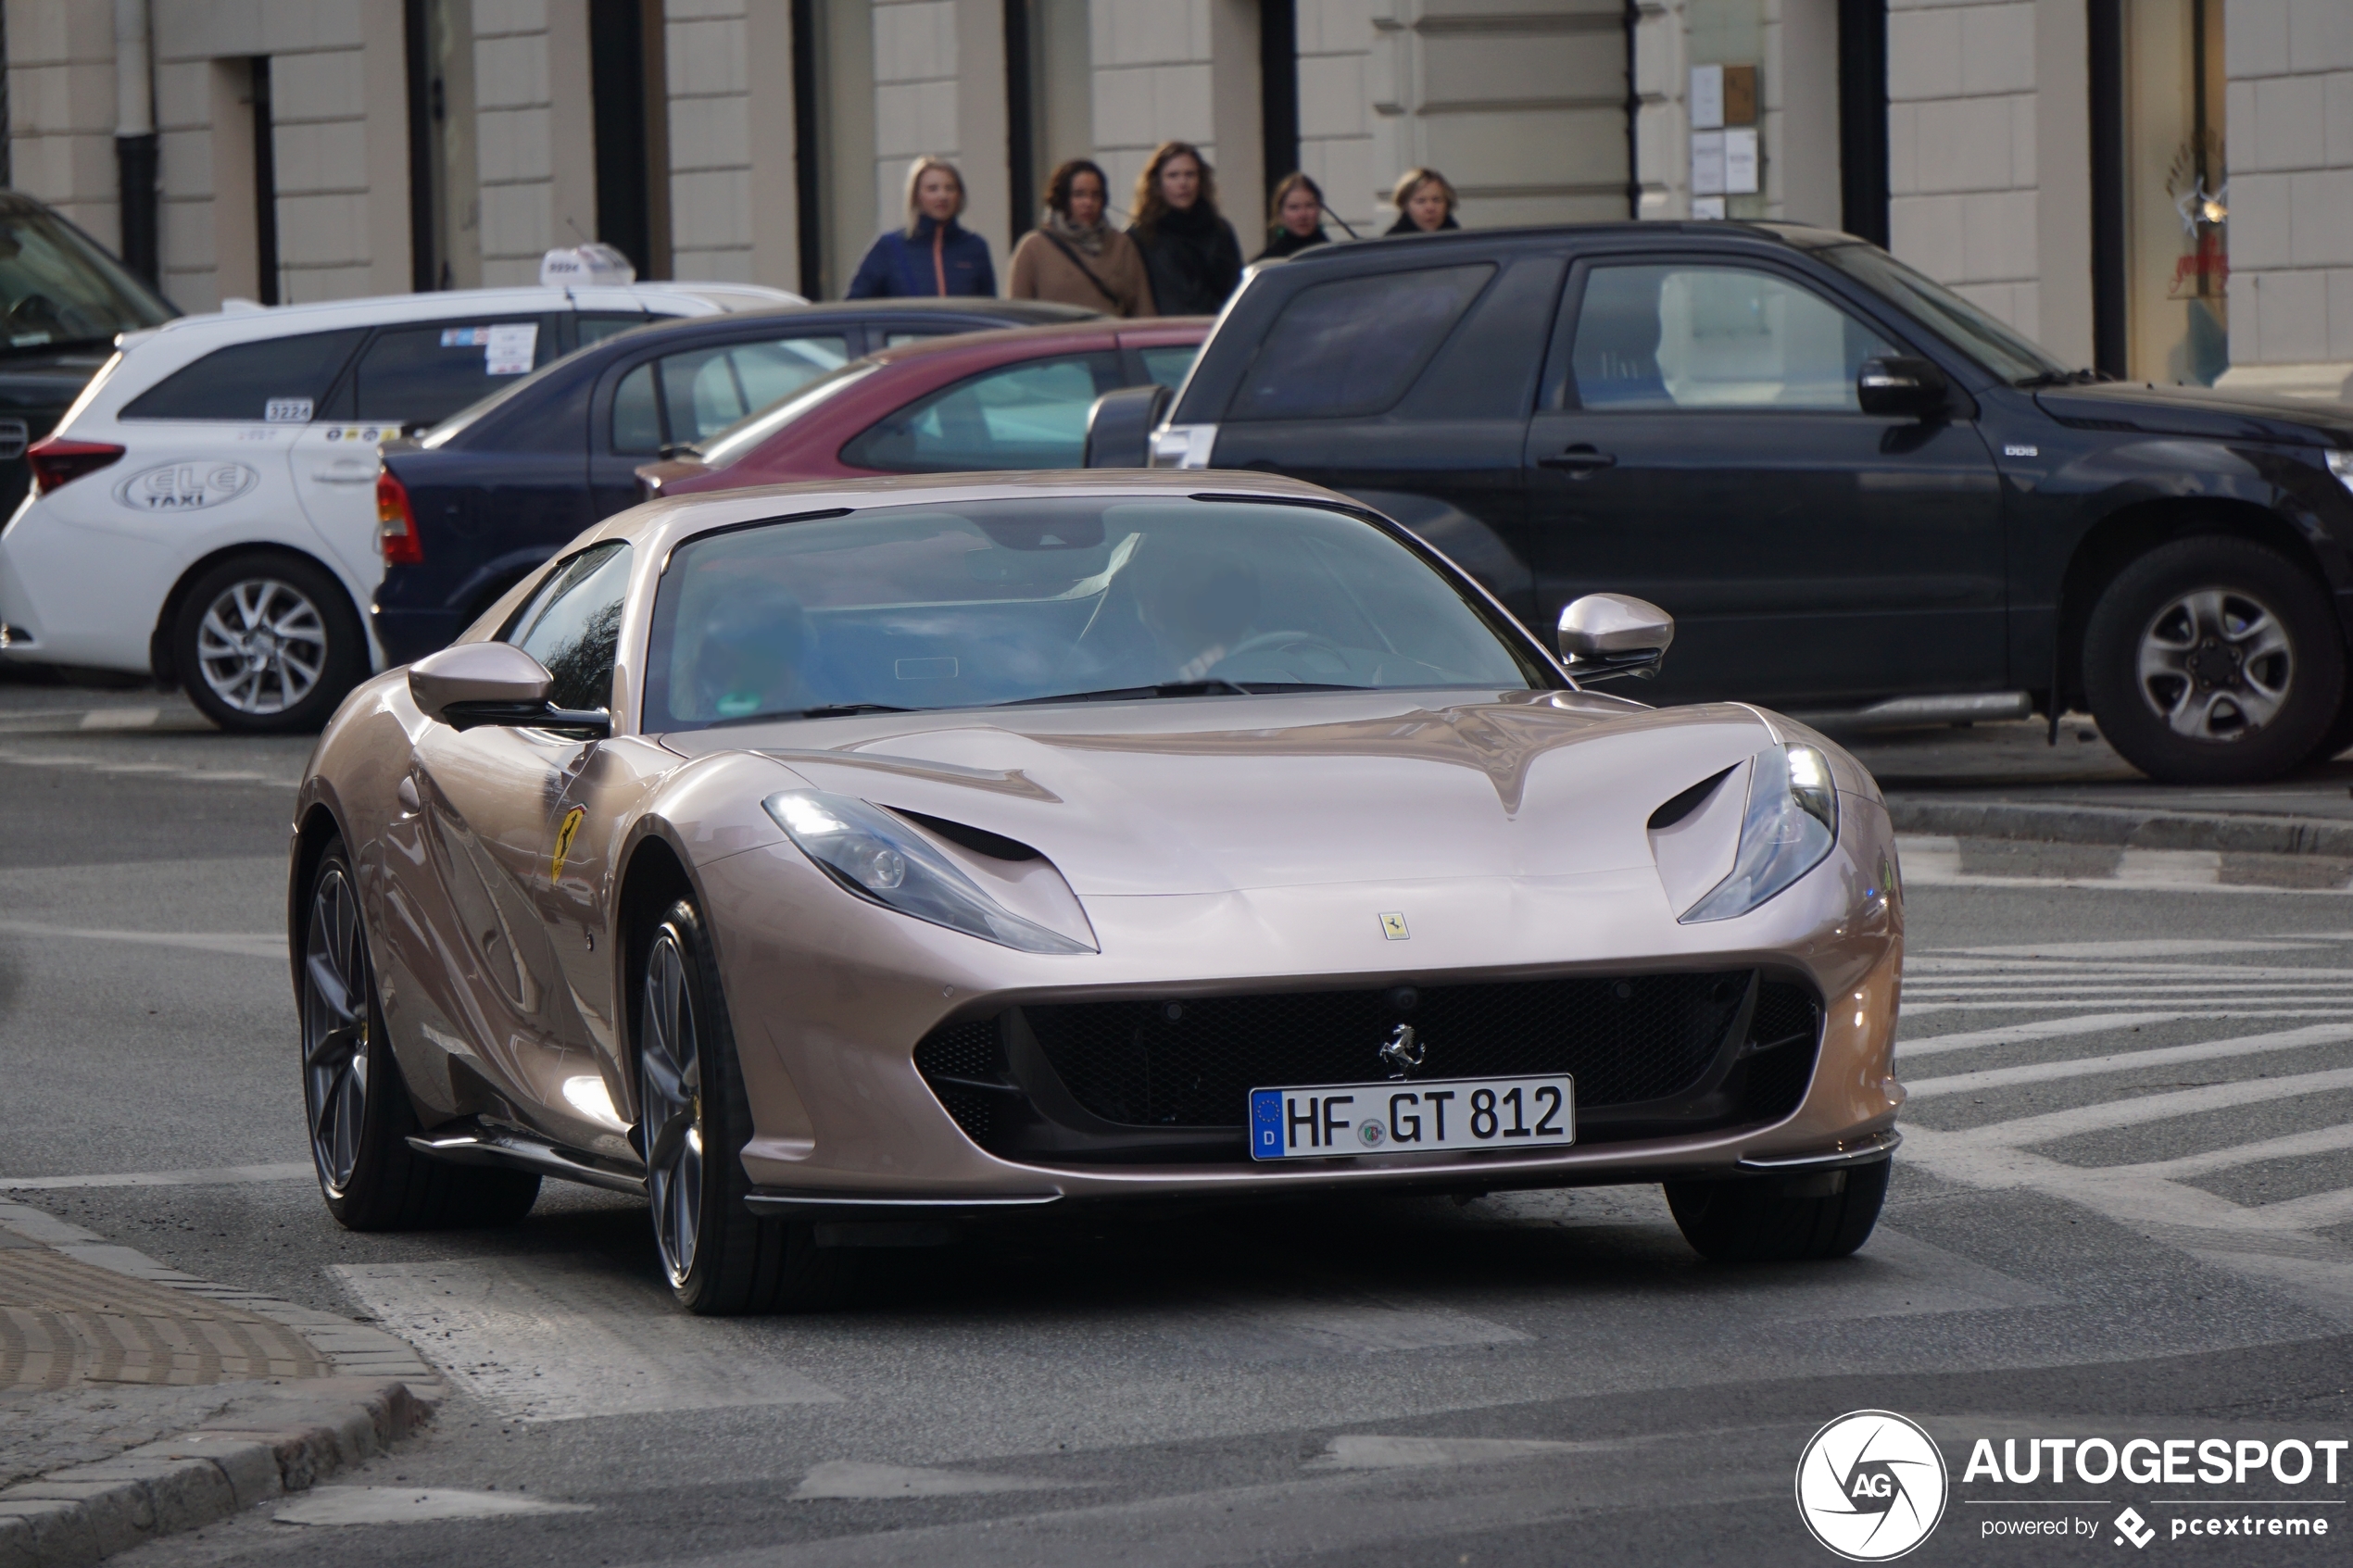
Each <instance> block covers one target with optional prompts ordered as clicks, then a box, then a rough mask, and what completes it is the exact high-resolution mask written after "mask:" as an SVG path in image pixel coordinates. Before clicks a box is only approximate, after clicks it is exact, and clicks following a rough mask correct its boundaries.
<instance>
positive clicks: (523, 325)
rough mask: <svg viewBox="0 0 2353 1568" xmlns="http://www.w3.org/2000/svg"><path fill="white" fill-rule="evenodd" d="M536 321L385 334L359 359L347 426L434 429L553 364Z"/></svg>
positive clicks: (430, 325) (434, 325)
mask: <svg viewBox="0 0 2353 1568" xmlns="http://www.w3.org/2000/svg"><path fill="white" fill-rule="evenodd" d="M541 327H542V323H541V322H540V320H539V319H538V318H537V317H532V318H530V319H528V320H520V321H429V322H425V323H423V324H422V325H419V326H413V327H385V328H383V329H381V330H379V331H378V332H377V333H376V336H375V341H374V342H372V343H371V344H369V345H368V347H367V349H366V351H365V352H364V353H362V354H361V355H360V356H359V370H358V371H357V372H356V373H355V375H354V377H353V381H354V383H355V386H354V390H355V391H356V393H357V395H358V407H357V408H356V410H355V413H354V416H353V417H354V418H357V419H362V420H383V421H384V422H385V423H392V422H396V421H397V422H400V423H404V424H415V423H418V422H421V421H422V422H429V423H438V422H440V421H441V420H446V419H447V418H448V417H449V416H450V415H452V414H454V413H456V412H457V411H458V410H459V409H460V408H464V407H465V406H466V405H467V404H469V403H474V402H478V401H480V400H481V399H483V398H484V397H487V396H488V395H490V394H492V393H494V392H496V391H497V390H498V389H499V388H500V387H502V386H505V385H506V384H507V381H506V378H508V377H510V376H520V375H525V374H528V373H529V372H530V371H531V370H535V369H536V368H537V367H538V366H539V365H541V364H543V363H545V362H546V361H547V359H552V358H555V354H554V347H555V345H553V344H552V343H550V342H548V341H547V339H548V337H549V336H550V335H551V334H549V333H547V332H543V331H542V330H541Z"/></svg>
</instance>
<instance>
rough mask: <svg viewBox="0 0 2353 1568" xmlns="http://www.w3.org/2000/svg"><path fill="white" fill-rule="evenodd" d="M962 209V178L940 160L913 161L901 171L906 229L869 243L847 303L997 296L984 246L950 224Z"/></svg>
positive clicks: (985, 243)
mask: <svg viewBox="0 0 2353 1568" xmlns="http://www.w3.org/2000/svg"><path fill="white" fill-rule="evenodd" d="M963 210H964V177H963V175H961V174H959V173H957V172H956V166H955V165H954V164H952V163H950V162H949V161H948V160H947V159H946V158H938V157H919V158H917V159H916V160H915V166H914V167H913V168H912V169H909V170H908V171H907V227H906V228H904V229H902V230H898V231H895V232H891V233H887V234H885V235H884V236H883V237H882V238H880V239H878V240H876V241H875V246H874V248H873V249H872V250H870V251H868V252H867V253H866V259H865V260H863V261H862V262H860V263H859V264H858V276H856V277H855V278H852V279H851V280H850V281H849V298H851V299H904V298H923V297H929V296H937V295H979V296H980V297H982V298H984V299H986V298H989V297H993V296H994V295H996V293H997V271H996V269H995V268H993V267H991V266H990V265H989V264H988V241H987V240H984V239H982V238H981V237H980V236H979V235H978V234H975V233H974V232H972V231H971V230H969V229H966V228H964V227H963V225H961V224H959V223H958V222H957V221H956V216H957V214H959V213H961V212H963Z"/></svg>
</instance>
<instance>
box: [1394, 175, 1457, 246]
mask: <svg viewBox="0 0 2353 1568" xmlns="http://www.w3.org/2000/svg"><path fill="white" fill-rule="evenodd" d="M1390 200H1391V201H1392V202H1394V203H1395V204H1396V207H1397V221H1396V222H1394V223H1392V224H1390V226H1389V232H1390V233H1392V234H1435V233H1438V232H1441V230H1446V229H1459V228H1461V227H1462V225H1461V224H1460V223H1457V222H1455V221H1454V209H1455V208H1456V207H1459V206H1461V205H1462V204H1461V203H1460V202H1459V201H1457V200H1456V199H1455V196H1454V185H1453V182H1452V181H1450V180H1448V179H1447V178H1446V176H1444V175H1443V174H1441V173H1440V172H1438V170H1436V169H1407V170H1406V171H1405V172H1404V174H1403V176H1402V177H1401V178H1400V179H1399V180H1398V182H1397V192H1396V194H1394V195H1393V196H1391V197H1390Z"/></svg>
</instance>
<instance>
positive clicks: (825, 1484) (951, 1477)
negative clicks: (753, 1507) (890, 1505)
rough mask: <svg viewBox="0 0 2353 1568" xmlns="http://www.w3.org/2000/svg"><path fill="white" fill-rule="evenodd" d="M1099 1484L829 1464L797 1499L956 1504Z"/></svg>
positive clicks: (796, 1492) (805, 1480)
mask: <svg viewBox="0 0 2353 1568" xmlns="http://www.w3.org/2000/svg"><path fill="white" fill-rule="evenodd" d="M1101 1485H1102V1483H1101V1482H1100V1481H1037V1480H1032V1479H1029V1478H1028V1477H1026V1476H1021V1475H982V1474H975V1473H974V1472H972V1471H968V1470H926V1469H923V1468H920V1467H917V1466H912V1465H900V1464H862V1463H860V1462H859V1461H856V1460H848V1459H837V1460H828V1461H826V1462H824V1464H821V1465H819V1466H817V1467H816V1468H815V1469H813V1470H812V1471H811V1472H810V1473H809V1474H807V1475H804V1476H803V1477H801V1482H800V1485H799V1486H796V1487H794V1488H793V1494H792V1495H793V1496H794V1497H796V1498H862V1499H884V1498H954V1497H964V1496H968V1495H970V1494H973V1493H977V1492H1054V1491H1063V1490H1072V1489H1076V1488H1078V1487H1081V1486H1101Z"/></svg>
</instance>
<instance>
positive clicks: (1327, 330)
mask: <svg viewBox="0 0 2353 1568" xmlns="http://www.w3.org/2000/svg"><path fill="white" fill-rule="evenodd" d="M1494 275H1495V266H1494V263H1492V262H1487V261H1482V262H1477V263H1474V264H1472V265H1469V266H1464V267H1432V268H1427V269H1424V270H1419V271H1413V272H1381V273H1377V274H1375V275H1374V276H1372V277H1369V278H1338V279H1334V280H1333V281H1332V282H1328V283H1317V284H1315V286H1314V287H1312V288H1305V289H1302V290H1301V291H1300V292H1299V294H1298V295H1297V296H1296V297H1295V298H1293V299H1292V300H1291V302H1290V305H1288V306H1286V307H1284V309H1283V313H1282V315H1281V316H1279V317H1277V319H1276V321H1275V328H1274V331H1272V332H1268V333H1267V334H1266V340H1265V343H1263V344H1261V345H1259V349H1258V357H1257V358H1255V359H1253V360H1252V361H1251V367H1250V370H1249V372H1248V373H1247V374H1246V375H1244V376H1243V377H1242V385H1241V390H1240V391H1239V393H1237V394H1235V395H1234V405H1233V408H1231V409H1230V410H1228V411H1227V416H1226V417H1227V419H1231V420H1307V419H1343V418H1348V417H1351V416H1355V415H1363V414H1378V413H1380V412H1381V411H1382V410H1384V409H1386V408H1390V406H1391V405H1393V404H1394V403H1395V402H1396V401H1397V400H1398V399H1399V398H1401V397H1403V396H1404V395H1405V389H1406V388H1407V387H1409V386H1411V385H1413V384H1414V378H1415V377H1416V376H1417V375H1419V374H1421V371H1422V367H1423V366H1424V365H1427V364H1428V363H1429V358H1430V356H1431V355H1433V354H1435V353H1437V352H1438V345H1440V344H1441V343H1443V342H1445V341H1446V334H1447V333H1448V332H1451V331H1453V326H1454V323H1455V322H1456V321H1458V320H1462V315H1463V312H1464V311H1465V310H1466V309H1468V308H1469V307H1470V302H1471V301H1472V300H1474V299H1476V298H1478V292H1479V290H1481V289H1483V288H1485V287H1486V286H1487V281H1488V280H1489V279H1490V278H1492V277H1493V276H1494Z"/></svg>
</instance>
